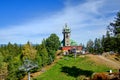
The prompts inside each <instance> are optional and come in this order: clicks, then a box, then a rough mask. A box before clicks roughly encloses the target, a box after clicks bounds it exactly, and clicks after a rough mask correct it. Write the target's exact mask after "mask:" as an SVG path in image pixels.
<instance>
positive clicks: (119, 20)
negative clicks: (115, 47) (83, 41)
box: [108, 12, 120, 38]
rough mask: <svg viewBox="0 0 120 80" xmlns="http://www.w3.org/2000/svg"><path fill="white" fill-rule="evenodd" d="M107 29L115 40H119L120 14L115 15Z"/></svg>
mask: <svg viewBox="0 0 120 80" xmlns="http://www.w3.org/2000/svg"><path fill="white" fill-rule="evenodd" d="M108 29H109V30H110V31H111V32H112V33H114V35H115V36H116V37H117V38H120V12H118V13H117V17H116V18H115V21H114V22H112V23H110V25H109V26H108Z"/></svg>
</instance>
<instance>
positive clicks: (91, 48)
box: [86, 40, 94, 53]
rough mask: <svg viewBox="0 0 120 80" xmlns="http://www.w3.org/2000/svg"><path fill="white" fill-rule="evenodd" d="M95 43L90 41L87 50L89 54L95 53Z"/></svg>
mask: <svg viewBox="0 0 120 80" xmlns="http://www.w3.org/2000/svg"><path fill="white" fill-rule="evenodd" d="M93 46H94V43H93V41H92V40H89V41H88V42H87V46H86V48H87V51H88V52H89V53H94V47H93Z"/></svg>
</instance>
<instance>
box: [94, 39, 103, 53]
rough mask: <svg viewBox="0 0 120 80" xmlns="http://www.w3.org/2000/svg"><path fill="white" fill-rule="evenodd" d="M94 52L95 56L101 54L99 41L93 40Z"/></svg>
mask: <svg viewBox="0 0 120 80" xmlns="http://www.w3.org/2000/svg"><path fill="white" fill-rule="evenodd" d="M94 52H95V53H97V54H101V53H102V52H103V49H102V44H101V40H100V39H97V38H96V39H95V41H94Z"/></svg>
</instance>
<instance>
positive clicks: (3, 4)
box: [0, 0, 120, 44]
mask: <svg viewBox="0 0 120 80" xmlns="http://www.w3.org/2000/svg"><path fill="white" fill-rule="evenodd" d="M119 10H120V0H0V44H7V43H8V42H11V43H17V44H24V43H26V42H27V41H30V42H32V43H34V44H36V43H41V41H42V40H43V38H47V37H49V36H50V34H51V33H56V34H57V35H58V36H59V37H60V40H62V38H63V35H62V29H63V27H64V25H65V23H67V24H68V26H69V27H70V28H71V29H72V30H71V31H72V32H71V39H73V40H75V41H76V42H77V43H84V44H85V43H86V42H87V41H88V40H89V39H92V40H94V39H95V38H100V37H101V36H102V35H104V34H105V33H106V26H107V25H109V23H110V22H112V21H113V20H114V17H116V13H117V12H118V11H119Z"/></svg>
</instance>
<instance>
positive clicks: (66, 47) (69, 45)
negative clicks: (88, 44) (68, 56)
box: [61, 24, 82, 52]
mask: <svg viewBox="0 0 120 80" xmlns="http://www.w3.org/2000/svg"><path fill="white" fill-rule="evenodd" d="M62 33H63V40H62V47H61V49H62V50H63V51H72V50H73V49H76V51H78V52H79V51H82V46H79V45H77V43H76V42H75V41H74V40H71V39H70V35H71V29H70V28H69V27H68V26H67V24H65V26H64V28H63V30H62Z"/></svg>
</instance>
